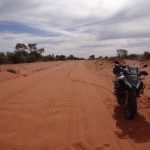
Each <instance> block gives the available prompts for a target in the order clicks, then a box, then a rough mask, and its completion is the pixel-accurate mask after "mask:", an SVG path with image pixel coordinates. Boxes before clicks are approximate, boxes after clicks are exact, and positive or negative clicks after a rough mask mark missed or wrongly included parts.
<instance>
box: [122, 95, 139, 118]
mask: <svg viewBox="0 0 150 150" xmlns="http://www.w3.org/2000/svg"><path fill="white" fill-rule="evenodd" d="M136 110H137V100H136V97H135V96H134V95H129V97H128V103H127V105H126V106H125V117H126V118H127V119H133V118H134V117H135V114H136Z"/></svg>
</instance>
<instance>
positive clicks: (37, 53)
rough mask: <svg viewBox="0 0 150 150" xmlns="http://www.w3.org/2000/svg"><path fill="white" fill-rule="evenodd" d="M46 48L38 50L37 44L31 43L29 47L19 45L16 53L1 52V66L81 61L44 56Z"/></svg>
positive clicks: (69, 57) (58, 56) (71, 57)
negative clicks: (39, 62)
mask: <svg viewBox="0 0 150 150" xmlns="http://www.w3.org/2000/svg"><path fill="white" fill-rule="evenodd" d="M44 51H45V50H44V48H38V47H37V44H36V43H29V44H28V46H27V45H25V44H22V43H17V44H16V46H15V50H14V52H6V53H4V52H0V64H18V63H32V62H36V61H58V60H81V59H83V58H77V57H74V56H73V55H70V56H65V55H56V56H54V54H50V55H47V56H44V55H43V53H44Z"/></svg>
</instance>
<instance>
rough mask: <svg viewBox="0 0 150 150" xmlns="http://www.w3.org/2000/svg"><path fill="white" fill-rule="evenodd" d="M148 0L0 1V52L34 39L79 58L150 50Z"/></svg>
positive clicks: (52, 50)
mask: <svg viewBox="0 0 150 150" xmlns="http://www.w3.org/2000/svg"><path fill="white" fill-rule="evenodd" d="M149 6H150V0H132V1H131V0H30V1H29V0H25V1H22V0H0V51H8V50H9V51H13V50H14V47H15V45H16V43H24V44H28V43H37V44H38V47H44V48H45V54H46V55H47V54H55V55H57V54H65V55H70V54H73V55H75V56H78V57H79V56H80V57H88V56H89V55H91V54H95V55H96V56H106V55H107V56H111V55H116V49H120V48H122V49H127V50H128V51H129V53H143V52H144V51H149V50H150V8H149Z"/></svg>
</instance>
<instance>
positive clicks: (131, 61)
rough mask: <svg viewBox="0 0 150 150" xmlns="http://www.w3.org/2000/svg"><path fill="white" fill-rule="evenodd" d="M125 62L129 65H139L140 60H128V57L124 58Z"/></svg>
mask: <svg viewBox="0 0 150 150" xmlns="http://www.w3.org/2000/svg"><path fill="white" fill-rule="evenodd" d="M125 63H126V65H128V66H130V67H133V68H135V67H140V61H138V60H129V59H126V60H125Z"/></svg>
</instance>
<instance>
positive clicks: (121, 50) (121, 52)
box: [117, 49, 128, 58]
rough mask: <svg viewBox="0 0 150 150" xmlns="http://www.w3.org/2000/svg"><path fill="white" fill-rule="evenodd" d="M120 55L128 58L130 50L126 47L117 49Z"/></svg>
mask: <svg viewBox="0 0 150 150" xmlns="http://www.w3.org/2000/svg"><path fill="white" fill-rule="evenodd" d="M117 53H118V57H123V58H126V57H127V56H128V51H127V50H125V49H117Z"/></svg>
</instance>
